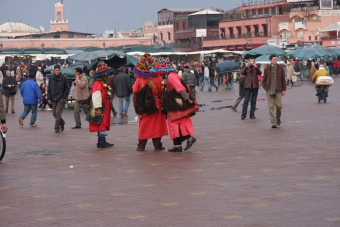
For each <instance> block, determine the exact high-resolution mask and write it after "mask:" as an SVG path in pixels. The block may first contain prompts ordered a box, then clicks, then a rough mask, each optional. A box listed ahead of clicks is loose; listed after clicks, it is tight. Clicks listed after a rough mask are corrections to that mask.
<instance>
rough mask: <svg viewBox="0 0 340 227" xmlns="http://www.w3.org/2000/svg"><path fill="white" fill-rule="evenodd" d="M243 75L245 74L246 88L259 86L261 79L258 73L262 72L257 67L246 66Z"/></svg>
mask: <svg viewBox="0 0 340 227" xmlns="http://www.w3.org/2000/svg"><path fill="white" fill-rule="evenodd" d="M241 74H242V75H244V76H245V80H244V88H259V79H258V77H257V75H261V74H262V72H261V70H260V69H259V68H257V67H253V68H250V67H245V68H244V69H243V70H242V72H241Z"/></svg>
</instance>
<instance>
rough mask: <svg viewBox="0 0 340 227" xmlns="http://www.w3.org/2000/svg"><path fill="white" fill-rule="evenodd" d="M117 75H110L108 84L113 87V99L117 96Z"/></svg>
mask: <svg viewBox="0 0 340 227" xmlns="http://www.w3.org/2000/svg"><path fill="white" fill-rule="evenodd" d="M115 77H116V76H115V75H110V76H109V78H108V79H107V81H106V83H107V85H109V86H110V87H111V89H112V90H111V98H113V97H114V94H115Z"/></svg>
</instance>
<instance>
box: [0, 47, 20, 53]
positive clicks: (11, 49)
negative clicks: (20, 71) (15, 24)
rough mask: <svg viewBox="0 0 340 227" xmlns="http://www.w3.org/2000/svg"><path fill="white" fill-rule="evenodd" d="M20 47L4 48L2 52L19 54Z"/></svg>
mask: <svg viewBox="0 0 340 227" xmlns="http://www.w3.org/2000/svg"><path fill="white" fill-rule="evenodd" d="M19 52H20V49H17V48H8V49H3V50H2V52H1V54H19Z"/></svg>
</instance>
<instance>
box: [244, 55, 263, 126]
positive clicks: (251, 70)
mask: <svg viewBox="0 0 340 227" xmlns="http://www.w3.org/2000/svg"><path fill="white" fill-rule="evenodd" d="M241 74H242V75H244V76H245V79H244V103H243V108H242V115H241V119H242V120H244V119H245V118H246V117H247V112H248V102H249V99H250V96H251V97H252V98H251V101H250V119H255V118H256V117H255V109H256V99H257V94H258V92H259V79H258V75H261V74H262V72H261V70H260V69H259V68H258V67H257V66H256V63H255V60H254V58H250V60H249V62H248V64H247V66H246V67H245V68H244V69H243V70H242V72H241Z"/></svg>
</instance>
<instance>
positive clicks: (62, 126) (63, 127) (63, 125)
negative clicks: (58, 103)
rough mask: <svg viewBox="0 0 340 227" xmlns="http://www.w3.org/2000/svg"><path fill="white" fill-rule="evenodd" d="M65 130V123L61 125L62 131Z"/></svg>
mask: <svg viewBox="0 0 340 227" xmlns="http://www.w3.org/2000/svg"><path fill="white" fill-rule="evenodd" d="M64 129H65V122H63V123H61V124H60V131H64Z"/></svg>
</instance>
